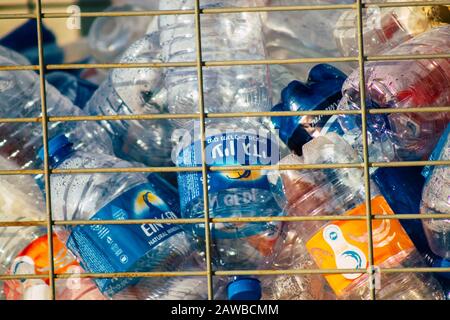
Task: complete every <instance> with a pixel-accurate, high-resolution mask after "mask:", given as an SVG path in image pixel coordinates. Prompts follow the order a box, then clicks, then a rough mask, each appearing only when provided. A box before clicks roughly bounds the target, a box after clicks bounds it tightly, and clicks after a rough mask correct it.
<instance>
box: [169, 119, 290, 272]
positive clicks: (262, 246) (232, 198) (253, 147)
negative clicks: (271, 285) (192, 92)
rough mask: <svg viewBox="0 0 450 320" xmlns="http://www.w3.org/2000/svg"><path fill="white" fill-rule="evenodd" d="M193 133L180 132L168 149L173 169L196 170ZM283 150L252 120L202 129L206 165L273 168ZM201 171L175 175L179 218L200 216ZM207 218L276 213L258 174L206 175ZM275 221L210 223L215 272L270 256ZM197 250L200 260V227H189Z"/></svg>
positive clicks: (211, 124)
mask: <svg viewBox="0 0 450 320" xmlns="http://www.w3.org/2000/svg"><path fill="white" fill-rule="evenodd" d="M196 128H197V130H196V129H194V130H192V131H186V132H185V135H183V137H182V138H181V139H180V142H179V144H178V146H177V148H176V149H174V156H175V157H176V158H175V162H176V164H177V166H178V167H200V166H201V164H202V160H201V143H200V140H199V129H198V123H197V126H196ZM286 153H287V148H286V147H285V146H284V144H283V143H282V142H281V141H279V139H278V137H277V136H276V135H275V134H272V133H270V132H269V131H268V130H267V129H264V127H263V126H262V125H261V124H260V123H258V122H256V121H255V120H252V119H239V120H238V121H233V122H221V121H211V122H209V123H208V125H207V127H206V163H207V164H208V165H215V166H224V165H270V164H272V165H274V164H276V163H277V162H278V160H279V159H280V156H282V155H284V154H286ZM202 180H203V179H202V174H201V172H179V173H178V186H179V192H180V202H181V213H182V215H183V217H185V218H201V217H203V216H204V207H203V206H204V202H203V201H204V200H203V195H202V194H203V191H202V190H203V187H202ZM208 182H209V208H210V213H209V214H210V217H213V218H232V217H258V216H278V215H281V214H282V211H281V209H280V208H279V206H278V205H277V203H276V201H275V199H274V197H273V195H272V193H271V185H270V183H269V182H268V172H267V171H261V170H240V171H228V170H223V171H215V172H211V173H208ZM280 227H281V225H280V223H279V222H267V223H228V222H226V223H215V224H212V225H211V227H210V229H211V239H212V241H211V246H212V261H213V263H214V264H215V265H216V267H217V268H226V269H228V270H230V269H233V268H239V269H241V268H254V267H256V266H257V265H258V264H260V263H261V262H262V261H263V260H264V257H265V256H266V255H267V254H268V253H269V252H270V250H271V247H272V245H273V244H274V242H275V240H276V239H277V237H278V235H279V231H280ZM192 232H193V234H194V235H195V239H196V241H197V250H199V251H200V252H201V253H202V257H203V259H204V248H205V247H204V246H205V230H204V225H203V224H198V225H197V224H195V225H192Z"/></svg>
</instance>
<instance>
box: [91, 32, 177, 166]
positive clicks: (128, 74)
mask: <svg viewBox="0 0 450 320" xmlns="http://www.w3.org/2000/svg"><path fill="white" fill-rule="evenodd" d="M160 53H161V49H160V47H159V34H158V33H153V34H152V35H148V36H145V37H144V38H142V39H140V40H139V41H137V42H135V43H134V44H133V45H132V46H130V48H128V50H127V51H126V52H125V53H124V54H123V57H122V58H121V60H120V62H122V63H146V62H147V63H148V62H161V60H160V59H159V58H160V56H159V55H160ZM163 77H164V74H163V70H162V69H159V68H145V69H140V68H132V69H114V70H113V71H111V73H110V74H109V76H108V79H107V80H106V81H105V82H104V83H102V85H101V86H100V87H99V88H98V90H97V91H96V92H95V93H94V95H93V96H92V98H91V99H90V100H89V102H88V103H87V105H86V107H85V109H84V110H85V111H86V112H87V113H89V114H91V115H117V114H119V115H122V114H125V115H131V114H153V113H165V112H167V108H166V92H165V90H164V89H163V88H162V80H163ZM100 124H101V125H102V126H103V128H104V129H105V130H106V131H107V133H108V135H109V136H110V138H111V140H112V142H113V147H114V152H115V154H116V155H118V156H119V157H121V158H124V159H127V160H130V161H131V160H133V161H138V162H142V163H144V164H146V165H148V166H164V165H168V164H170V151H171V150H172V144H171V142H170V134H171V132H172V128H171V125H170V122H169V121H167V120H148V121H137V120H117V121H101V122H100Z"/></svg>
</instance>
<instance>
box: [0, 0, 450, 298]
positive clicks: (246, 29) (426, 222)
mask: <svg viewBox="0 0 450 320" xmlns="http://www.w3.org/2000/svg"><path fill="white" fill-rule="evenodd" d="M315 3H316V4H330V3H341V4H350V3H352V1H351V0H342V1H338V2H336V1H328V0H323V1H316V2H315ZM301 4H311V3H310V2H309V3H306V2H304V1H303V0H301V1H282V0H272V1H271V0H260V1H256V0H255V1H250V0H233V1H219V0H204V1H202V7H203V8H216V7H230V6H234V7H248V6H269V5H274V6H275V5H276V6H280V5H301ZM193 7H194V1H193V0H176V1H174V0H160V1H143V0H142V1H139V0H133V1H131V0H130V1H126V0H122V1H117V2H116V3H115V4H114V5H113V6H111V7H109V8H107V9H106V10H107V11H130V10H132V11H138V10H185V9H192V8H193ZM295 14H301V15H302V17H304V19H303V18H302V19H299V18H298V17H297V16H296V15H295ZM448 17H449V8H448V7H446V6H432V5H430V6H428V7H419V6H415V7H411V8H409V7H408V8H406V7H405V8H403V7H402V8H389V9H388V8H385V9H381V10H378V11H377V10H375V11H367V12H366V11H365V12H364V19H365V23H364V46H365V54H367V55H405V54H417V55H418V54H425V55H433V54H447V53H449V51H450V41H448V39H450V25H448V24H447V23H448V22H449V21H448ZM355 22H356V16H355V13H354V11H351V10H336V11H329V10H321V11H311V12H309V11H306V12H285V11H280V12H268V13H255V12H251V13H249V12H244V13H233V14H230V13H228V14H220V15H214V14H208V15H203V16H202V18H201V28H202V29H201V31H202V32H201V42H202V54H201V58H202V60H203V61H226V60H266V59H289V58H299V57H336V56H356V55H357V53H358V52H357V51H358V50H357V48H358V46H357V37H356V30H355V25H356V23H355ZM35 27H36V24H35V22H32V21H30V22H27V23H25V24H24V25H23V26H21V27H19V28H18V29H16V30H14V31H13V32H12V33H11V34H9V35H7V36H5V37H4V38H2V39H0V65H2V66H17V65H28V64H33V63H36V56H34V55H33V54H32V52H33V50H32V49H33V48H34V49H35V46H36V43H34V42H29V41H28V42H27V41H25V39H27V37H28V36H29V33H30V30H32V28H35ZM195 37H196V32H195V19H194V16H193V15H175V16H173V15H161V16H154V17H148V16H147V17H133V18H127V17H114V18H113V17H100V18H97V19H95V21H94V23H93V24H92V25H91V27H90V30H89V33H88V38H87V41H86V43H87V44H88V46H89V50H88V52H89V56H87V57H84V58H83V59H81V60H80V61H77V62H95V63H113V62H120V63H154V62H156V63H159V62H163V63H178V62H194V61H196V59H197V51H196V50H197V48H196V45H195ZM18 39H21V41H19V40H18ZM22 40H23V41H22ZM56 40H57V39H56V38H55V36H54V35H53V33H52V32H51V31H50V30H49V29H47V28H46V27H45V26H44V28H43V43H44V46H45V48H46V50H45V52H46V54H45V56H44V59H45V62H46V63H62V62H67V61H66V60H65V57H64V50H63V49H61V48H59V46H58V44H57V41H56ZM19 42H20V43H19ZM22 42H23V43H22ZM71 62H73V61H71ZM365 68H366V69H365V70H364V72H365V80H366V90H365V92H366V94H365V97H366V101H365V105H366V107H367V108H368V109H373V110H375V109H380V108H383V109H385V108H386V109H392V112H391V113H376V112H368V115H367V119H362V116H361V113H356V114H345V115H344V114H340V115H324V114H320V115H304V116H286V115H283V114H282V113H283V112H285V111H323V110H329V111H332V110H342V111H347V110H352V111H356V112H358V110H361V96H360V87H359V76H360V73H361V71H360V70H359V69H358V68H357V66H355V65H354V64H352V63H349V64H346V65H344V64H333V65H331V64H316V65H308V64H298V65H290V64H289V65H270V66H268V65H253V64H246V65H238V66H227V67H207V68H204V69H203V75H202V76H203V96H200V94H199V91H198V81H199V79H198V73H197V69H196V68H195V67H166V68H142V67H139V68H117V69H112V70H110V71H106V69H100V68H99V69H87V70H80V71H73V72H72V71H71V72H69V71H67V72H65V71H51V72H48V73H46V78H45V81H46V83H45V89H46V98H47V99H46V104H47V112H48V115H49V116H50V117H59V116H78V115H79V116H83V115H95V116H115V115H143V114H154V115H160V114H172V115H174V117H173V119H161V118H158V119H150V120H136V119H131V118H130V120H99V121H95V120H90V121H53V120H51V121H50V122H49V125H48V136H49V142H48V148H47V153H46V152H44V148H43V135H42V127H41V125H40V123H38V122H37V123H35V122H6V121H5V122H2V123H0V164H1V167H0V169H2V170H20V169H42V168H43V165H44V159H48V164H49V166H50V168H51V169H57V170H62V171H59V173H52V174H51V176H50V185H49V186H48V187H49V189H48V190H49V191H50V195H51V197H50V199H51V203H50V204H47V205H49V206H50V207H51V212H52V219H53V220H56V221H67V222H68V223H67V224H66V225H64V223H62V224H61V223H58V224H57V225H56V226H54V228H53V230H54V233H53V234H52V235H48V234H47V229H46V228H45V227H39V226H29V227H4V228H0V274H11V275H24V274H40V275H42V279H23V280H7V281H4V282H3V283H0V299H15V300H17V299H23V300H30V299H48V298H49V297H50V296H51V291H50V290H51V286H50V282H49V281H50V280H49V279H46V278H45V275H47V274H48V270H49V268H50V265H49V258H48V251H49V247H48V243H49V241H48V237H49V236H51V237H52V239H53V251H54V254H53V255H54V261H53V269H54V272H55V274H73V277H62V278H58V279H57V280H56V282H55V293H56V299H80V300H86V299H97V300H98V299H115V300H123V299H150V300H153V299H207V298H208V294H207V292H208V290H207V287H208V282H207V277H206V276H194V275H192V276H173V277H153V276H150V277H123V276H115V275H111V277H109V278H105V277H93V278H86V277H79V276H78V275H79V274H80V273H83V272H88V273H111V274H117V273H123V272H132V273H135V272H156V273H157V272H175V271H187V272H190V271H192V272H196V271H201V270H205V268H206V263H209V262H210V263H211V264H212V268H213V270H306V271H307V270H308V269H316V270H317V269H327V270H328V269H354V270H355V272H354V273H331V274H322V273H320V272H319V273H318V272H311V273H308V272H302V273H298V274H295V273H292V272H290V273H289V274H286V275H276V276H273V275H272V276H271V275H261V276H242V275H239V272H236V273H237V274H236V275H235V276H231V277H218V276H214V277H212V282H213V283H212V285H213V288H214V298H215V299H231V300H240V299H246V300H258V299H369V298H370V290H371V287H370V286H371V285H375V292H376V298H377V299H396V300H406V299H422V300H424V299H426V300H435V299H436V300H437V299H446V298H450V294H449V292H450V291H449V289H450V273H446V272H442V270H441V271H439V268H442V267H444V268H448V267H449V266H450V245H449V244H450V220H449V219H443V218H439V214H449V213H450V171H449V168H448V166H446V165H436V166H426V167H420V166H418V165H417V164H415V165H411V164H410V165H409V166H404V167H390V166H378V167H377V166H371V168H370V170H369V175H370V176H369V177H365V176H364V170H363V167H362V164H363V162H364V156H363V155H364V152H367V153H368V157H369V161H370V162H376V163H378V162H390V161H417V160H428V159H429V160H450V113H449V112H445V111H442V112H429V110H426V112H417V108H428V107H444V106H449V105H450V59H448V58H427V59H420V60H404V59H403V60H401V59H400V60H397V61H373V62H372V61H371V62H366V63H365ZM201 98H202V99H203V104H204V107H205V112H206V113H227V112H230V113H236V112H238V113H240V112H257V111H260V112H267V111H274V112H277V114H276V115H274V116H272V117H254V116H253V117H242V118H237V117H230V118H217V117H206V120H205V125H204V126H201V124H200V120H199V118H193V117H192V118H186V117H182V116H181V117H179V116H177V115H179V114H183V113H189V114H195V113H199V111H200V107H199V104H200V102H201V100H200V99H201ZM407 108H414V109H415V110H413V111H411V112H397V111H399V110H400V109H407ZM40 115H41V99H40V81H39V77H38V75H37V73H35V72H34V71H31V70H27V71H6V70H5V71H0V118H38V117H39V116H40ZM363 120H365V121H367V135H363V134H362V121H363ZM202 128H204V130H205V132H204V136H205V141H202V139H201V137H202ZM365 137H367V141H364V138H365ZM366 143H367V150H366V148H364V145H365V144H366ZM203 149H204V150H203ZM334 163H340V164H346V165H347V166H344V168H334V167H330V168H327V169H309V168H307V169H296V168H299V167H301V166H303V165H305V164H306V165H323V164H325V165H326V164H334ZM358 164H359V165H358ZM419 164H420V163H419ZM203 165H206V166H207V172H206V176H203V173H202V167H203ZM236 165H238V166H239V165H242V166H246V167H243V168H242V169H239V170H237V169H232V168H220V167H221V166H222V167H223V166H227V167H228V166H236ZM278 165H280V167H277V166H278ZM171 166H175V167H177V169H176V170H163V169H161V170H155V171H161V172H165V173H161V174H158V173H153V172H152V173H150V174H149V173H145V172H148V170H146V168H148V167H171ZM249 166H251V167H249ZM254 166H262V168H254ZM105 168H107V169H109V172H98V173H91V172H89V173H77V172H70V169H98V170H100V171H101V169H105ZM249 168H251V169H249ZM64 170H66V171H65V172H64ZM166 171H167V172H166ZM175 171H176V173H175ZM61 172H62V173H61ZM205 179H206V181H205ZM367 179H368V181H369V185H368V186H366V185H365V181H367ZM44 180H45V179H44V176H43V175H34V176H32V175H20V176H3V175H1V176H0V220H4V221H29V220H41V221H43V220H45V219H46V218H47V216H46V214H45V212H46V210H45V207H46V204H45V192H46V185H45V182H44ZM205 190H207V192H208V197H209V198H208V199H204V192H205ZM367 190H369V191H370V194H367V193H366V191H367ZM367 197H370V199H367V201H366V198H367ZM206 200H207V201H206ZM368 203H370V204H371V212H372V214H373V215H374V219H373V221H372V234H371V239H372V241H369V234H368V228H367V221H366V220H365V218H366V214H367V208H366V206H367V204H368ZM206 208H208V210H209V212H208V214H209V217H210V218H215V219H218V221H219V222H214V223H209V224H205V223H198V221H196V222H195V223H185V224H180V223H179V222H177V221H173V223H172V220H174V219H180V218H197V219H198V218H199V219H203V218H204V217H205V210H206ZM418 213H421V214H423V215H424V216H426V215H427V214H433V216H432V218H428V219H393V218H392V217H387V216H391V215H394V214H418ZM280 216H291V217H305V219H304V221H295V222H281V221H280V220H281V219H277V217H280ZM321 216H335V217H336V219H335V220H333V217H331V218H330V219H328V220H323V219H321V218H320V217H321ZM383 216H386V218H383ZM258 217H272V218H273V219H272V220H274V221H269V222H267V221H264V222H261V221H259V222H254V221H252V218H258ZM308 217H313V218H314V217H316V218H317V220H314V219H313V220H311V219H310V218H308ZM352 217H353V219H352ZM228 218H232V219H235V220H234V221H229V220H232V219H228ZM239 218H246V219H244V220H239ZM146 219H164V220H165V221H163V222H161V223H155V222H154V221H152V223H145V220H146ZM227 219H228V220H227ZM80 220H81V221H101V220H114V223H110V224H100V223H99V224H95V223H97V222H90V223H88V224H83V223H81V224H77V223H74V224H73V223H70V221H75V222H76V221H80ZM121 220H127V222H125V223H122V224H121V223H120V222H121ZM133 220H137V221H135V222H133ZM200 221H201V220H200ZM205 222H206V221H205ZM208 236H209V239H207V237H208ZM207 240H209V241H207ZM369 243H372V246H373V250H370V249H369ZM207 244H209V248H208V247H207ZM208 256H209V257H210V259H207V257H208ZM372 259H373V265H372V264H371V260H372ZM426 266H430V267H434V268H436V271H437V272H435V273H419V272H404V273H403V272H383V270H384V269H395V268H415V267H426ZM371 267H373V268H372V269H371ZM380 269H381V272H380ZM373 270H374V273H373V275H371V272H372V271H373ZM372 280H374V283H375V284H372V282H371V281H372Z"/></svg>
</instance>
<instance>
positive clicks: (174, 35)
mask: <svg viewBox="0 0 450 320" xmlns="http://www.w3.org/2000/svg"><path fill="white" fill-rule="evenodd" d="M193 4H194V1H192V0H183V1H179V2H178V7H177V8H176V9H188V8H192V7H193ZM229 6H237V7H240V6H247V7H248V6H254V2H253V1H242V0H241V1H239V0H238V1H233V2H232V3H228V2H227V1H217V0H207V1H202V8H208V7H214V8H219V7H229ZM167 8H170V9H174V3H173V2H172V1H168V0H165V1H160V6H159V9H160V10H164V9H167ZM158 25H159V32H160V45H161V48H162V60H163V61H164V62H182V61H184V62H186V61H191V62H192V61H196V47H195V41H193V39H195V23H194V16H192V15H182V16H181V15H179V16H160V17H159V19H158ZM201 28H202V59H203V61H211V60H258V59H259V60H261V59H265V57H266V56H265V51H264V37H263V33H262V26H261V19H260V15H259V14H256V13H249V12H245V13H237V14H221V15H206V16H204V17H202V22H201ZM267 70H268V69H267V66H261V65H255V66H235V67H214V68H205V69H204V70H203V88H204V104H205V109H206V111H207V112H238V111H268V110H269V109H270V107H271V89H270V87H269V83H268V71H267ZM164 80H165V81H164V85H165V88H166V89H167V90H168V92H170V94H168V95H167V102H168V108H169V111H170V112H171V113H196V112H198V110H199V109H198V83H197V82H198V79H197V71H196V69H195V68H169V69H168V70H167V72H166V75H165V79H164ZM172 121H173V123H175V124H176V126H177V127H180V126H184V127H185V128H192V126H193V120H192V121H180V120H178V121H177V120H172Z"/></svg>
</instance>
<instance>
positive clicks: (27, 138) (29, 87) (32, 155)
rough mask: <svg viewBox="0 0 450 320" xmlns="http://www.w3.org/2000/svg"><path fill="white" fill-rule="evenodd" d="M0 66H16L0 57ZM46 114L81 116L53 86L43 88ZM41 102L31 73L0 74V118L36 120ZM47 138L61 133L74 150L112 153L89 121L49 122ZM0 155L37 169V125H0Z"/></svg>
mask: <svg viewBox="0 0 450 320" xmlns="http://www.w3.org/2000/svg"><path fill="white" fill-rule="evenodd" d="M0 65H16V62H15V61H12V60H9V59H8V58H6V57H0ZM46 93H47V111H48V114H49V115H50V116H69V115H70V116H77V115H84V113H83V111H81V110H80V109H79V108H78V107H76V106H74V105H73V104H72V103H71V102H70V100H69V99H67V98H66V97H64V96H62V95H61V94H60V92H59V91H58V90H56V89H55V88H54V87H53V86H51V85H49V84H47V85H46ZM40 115H41V101H40V93H39V77H38V75H37V74H36V73H35V72H33V71H0V117H2V118H24V117H30V118H34V117H39V116H40ZM48 133H49V137H53V136H55V135H57V134H60V133H64V134H66V135H67V136H68V137H70V139H72V141H74V142H75V145H74V147H75V149H77V150H83V151H86V152H103V153H110V152H112V151H111V150H112V147H111V141H110V139H109V137H108V136H107V135H106V134H105V132H104V129H103V128H102V127H100V126H99V125H97V124H96V123H95V122H92V121H83V122H73V121H71V122H50V123H49V124H48ZM0 137H1V140H2V143H1V144H0V155H1V156H3V157H4V158H6V159H8V160H9V161H12V162H14V163H16V164H17V165H18V166H19V167H20V168H23V169H32V168H37V165H38V163H40V161H39V160H38V159H37V155H36V154H37V150H39V148H40V147H41V146H42V128H41V126H40V124H39V123H25V122H24V123H1V124H0Z"/></svg>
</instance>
